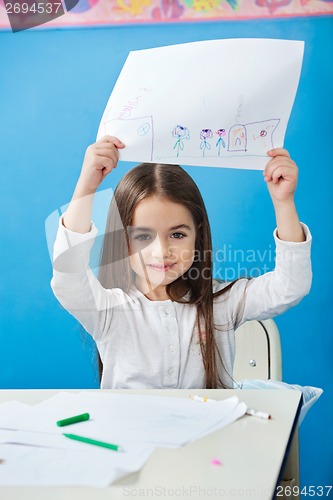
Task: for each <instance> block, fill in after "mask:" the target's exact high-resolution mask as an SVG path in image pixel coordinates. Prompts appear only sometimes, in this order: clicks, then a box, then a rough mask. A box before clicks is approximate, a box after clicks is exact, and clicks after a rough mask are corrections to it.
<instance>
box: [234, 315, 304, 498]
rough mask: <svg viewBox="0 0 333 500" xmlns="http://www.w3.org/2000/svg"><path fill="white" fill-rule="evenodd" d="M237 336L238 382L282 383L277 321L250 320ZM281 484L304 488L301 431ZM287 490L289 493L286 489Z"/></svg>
mask: <svg viewBox="0 0 333 500" xmlns="http://www.w3.org/2000/svg"><path fill="white" fill-rule="evenodd" d="M235 337H236V355H235V363H234V372H233V377H234V379H235V380H236V381H240V380H246V379H261V380H268V379H272V380H279V381H281V380H282V353H281V341H280V333H279V330H278V328H277V326H276V323H275V321H273V320H272V319H268V320H265V321H247V322H246V323H244V324H243V325H241V326H240V327H239V328H238V329H237V330H236V331H235ZM280 484H281V485H283V486H298V487H299V486H300V476H299V443H298V429H297V428H296V430H295V433H294V437H293V441H292V443H291V446H290V450H289V455H288V458H287V462H286V465H285V468H284V470H283V475H282V480H281V483H280ZM283 491H285V490H284V489H283ZM293 498H296V496H294V497H293Z"/></svg>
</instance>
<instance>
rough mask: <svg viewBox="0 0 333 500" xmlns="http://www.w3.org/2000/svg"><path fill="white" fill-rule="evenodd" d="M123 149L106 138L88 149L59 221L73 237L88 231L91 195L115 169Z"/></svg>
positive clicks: (109, 137) (91, 202) (110, 138)
mask: <svg viewBox="0 0 333 500" xmlns="http://www.w3.org/2000/svg"><path fill="white" fill-rule="evenodd" d="M124 147H125V145H124V144H123V143H122V142H121V141H120V140H119V139H117V138H116V137H112V136H110V135H106V136H104V137H102V138H101V139H99V141H97V142H95V143H94V144H91V145H90V146H88V148H87V150H86V154H85V157H84V161H83V165H82V169H81V174H80V177H79V180H78V182H77V184H76V187H75V191H74V194H73V197H72V200H71V202H70V204H69V206H68V209H67V211H66V214H65V216H64V219H63V224H64V226H65V227H66V228H67V229H70V230H71V231H75V232H77V233H87V232H89V231H90V226H91V213H92V205H93V199H94V194H95V192H96V190H97V188H98V187H99V185H100V184H101V183H102V181H103V180H104V179H105V177H106V176H107V175H108V174H109V173H110V172H111V170H113V169H114V168H116V167H117V162H118V149H122V148H124Z"/></svg>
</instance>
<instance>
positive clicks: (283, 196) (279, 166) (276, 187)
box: [263, 148, 298, 203]
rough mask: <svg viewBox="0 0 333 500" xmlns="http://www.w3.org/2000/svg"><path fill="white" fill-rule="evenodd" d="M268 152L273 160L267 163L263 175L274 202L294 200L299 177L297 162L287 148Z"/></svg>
mask: <svg viewBox="0 0 333 500" xmlns="http://www.w3.org/2000/svg"><path fill="white" fill-rule="evenodd" d="M267 154H268V156H270V157H271V160H270V161H269V162H268V163H267V165H266V168H265V170H264V172H263V175H264V180H265V181H266V182H267V187H268V191H269V193H270V195H271V198H272V201H273V203H274V202H278V203H280V202H288V201H292V200H293V199H294V193H295V190H296V186H297V178H298V168H297V165H296V163H295V162H294V161H293V160H292V159H291V158H290V155H289V153H288V151H287V150H286V149H282V148H275V149H271V150H270V151H268V152H267Z"/></svg>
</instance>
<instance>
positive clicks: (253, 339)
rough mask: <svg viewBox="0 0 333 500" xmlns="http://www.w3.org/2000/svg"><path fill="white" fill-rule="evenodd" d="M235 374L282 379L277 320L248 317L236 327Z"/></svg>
mask: <svg viewBox="0 0 333 500" xmlns="http://www.w3.org/2000/svg"><path fill="white" fill-rule="evenodd" d="M235 337H236V354H235V363H234V371H233V378H234V379H235V380H236V381H237V380H245V379H263V380H268V379H274V380H282V356H281V341H280V334H279V330H278V328H277V326H276V323H275V321H273V320H272V319H267V320H265V321H247V322H246V323H243V325H241V326H240V327H239V328H237V330H236V331H235Z"/></svg>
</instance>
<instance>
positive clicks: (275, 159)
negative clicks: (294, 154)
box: [263, 148, 305, 242]
mask: <svg viewBox="0 0 333 500" xmlns="http://www.w3.org/2000/svg"><path fill="white" fill-rule="evenodd" d="M267 154H268V155H269V156H270V157H271V160H270V161H269V162H268V163H267V165H266V168H265V170H264V172H263V175H264V179H265V181H266V182H267V187H268V191H269V193H270V195H271V198H272V202H273V206H274V210H275V217H276V224H277V236H278V238H279V239H280V240H284V241H294V242H301V241H304V240H305V237H304V232H303V229H302V226H301V224H300V221H299V218H298V215H297V211H296V206H295V201H294V195H295V190H296V186H297V178H298V168H297V165H296V163H295V162H294V161H293V160H292V159H291V158H290V155H289V153H288V151H287V150H286V149H283V148H275V149H271V150H270V151H268V153H267Z"/></svg>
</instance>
